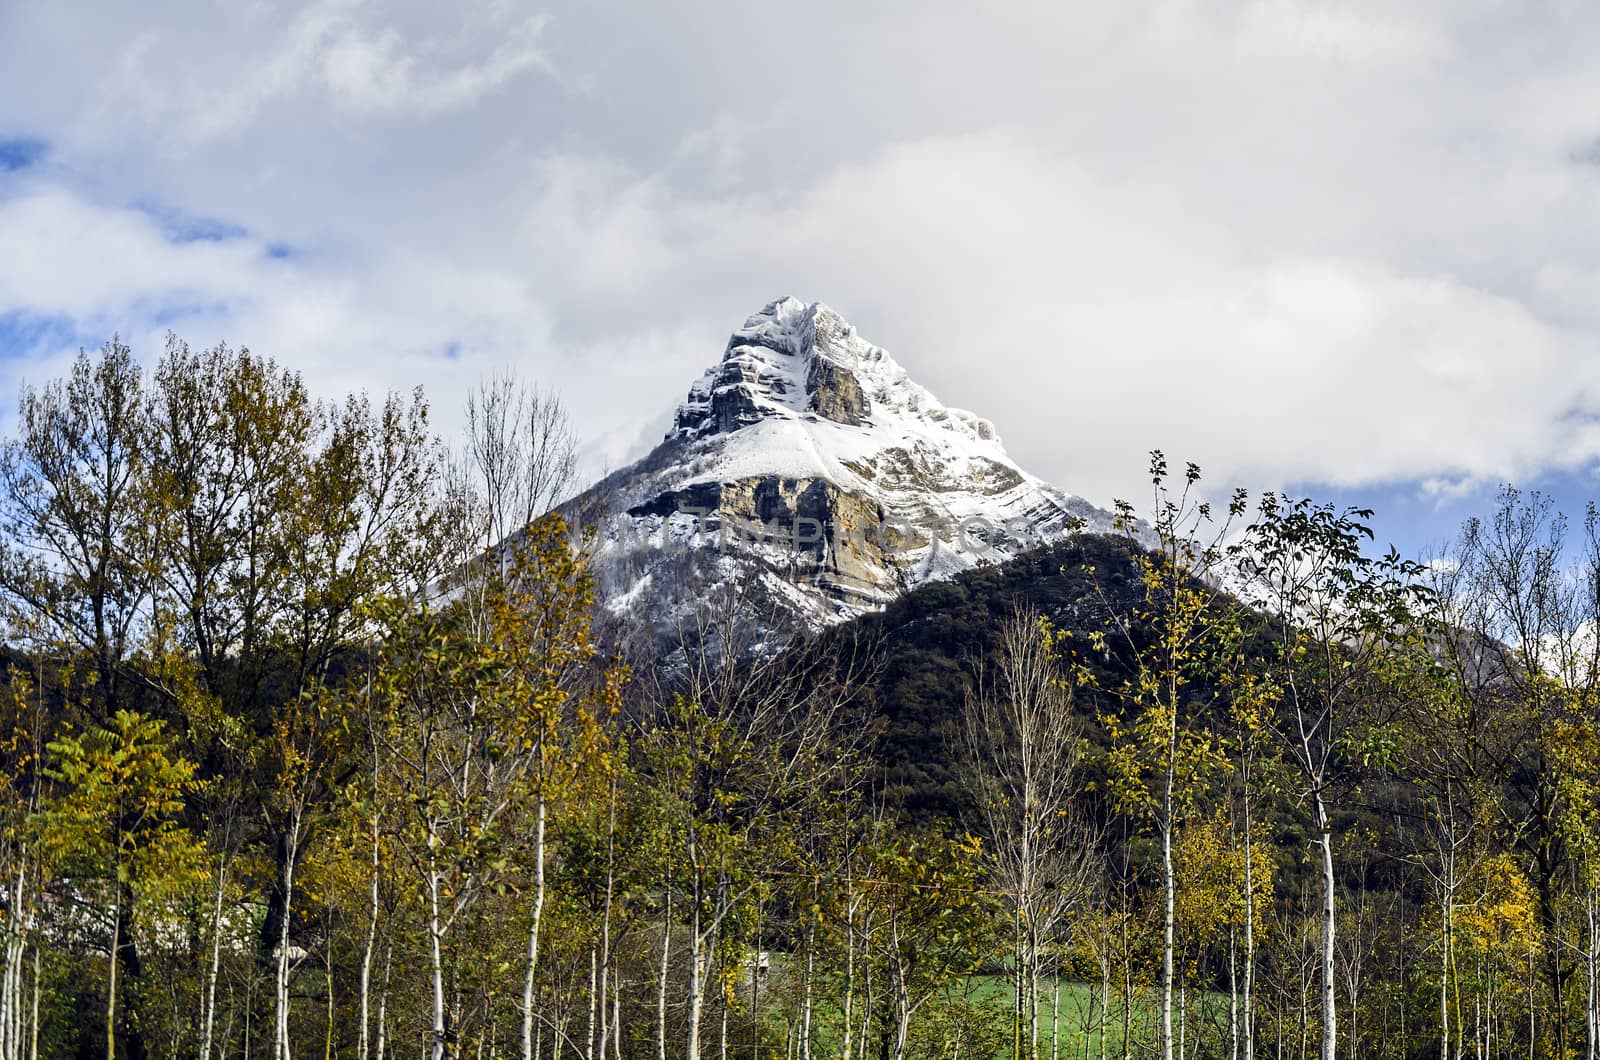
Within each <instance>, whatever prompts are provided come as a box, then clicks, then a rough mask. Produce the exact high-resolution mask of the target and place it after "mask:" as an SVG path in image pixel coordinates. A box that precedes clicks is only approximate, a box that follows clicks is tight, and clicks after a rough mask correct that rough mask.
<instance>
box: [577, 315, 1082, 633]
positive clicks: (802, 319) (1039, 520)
mask: <svg viewBox="0 0 1600 1060" xmlns="http://www.w3.org/2000/svg"><path fill="white" fill-rule="evenodd" d="M568 514H569V515H575V516H577V517H578V519H579V520H580V521H582V522H584V523H585V524H586V525H594V526H597V527H598V533H599V536H598V541H597V543H596V549H597V558H596V568H597V571H598V573H599V576H600V581H601V590H602V595H603V599H604V601H605V603H606V605H607V606H608V607H609V608H610V609H611V610H612V611H613V612H615V613H618V614H619V615H620V614H621V613H623V612H629V611H633V612H642V615H643V617H645V618H647V619H649V620H653V621H657V622H659V621H671V620H673V618H674V617H676V616H678V615H680V614H682V613H683V612H684V611H685V609H686V608H687V607H688V606H689V605H690V604H691V603H692V602H693V601H695V600H704V599H707V598H708V595H709V594H711V593H714V592H715V590H716V589H717V588H719V587H724V588H725V587H727V586H728V585H730V584H734V585H738V586H740V587H741V588H742V589H743V590H745V595H747V596H750V595H754V596H756V597H758V598H759V600H760V602H761V604H762V606H765V607H767V608H768V609H770V610H771V611H773V612H776V613H778V614H779V615H782V616H787V617H790V618H796V619H799V620H800V621H801V622H802V623H803V624H804V625H808V626H811V627H813V628H814V627H816V626H820V625H824V624H828V623H831V622H836V621H841V620H843V619H846V618H850V617H853V616H855V615H857V614H860V613H861V612H863V611H865V610H869V609H872V608H876V607H879V606H882V605H883V604H884V603H886V602H887V601H888V600H890V599H892V598H893V597H895V596H896V595H898V594H899V593H902V592H904V591H905V590H907V589H909V588H912V587H915V586H917V585H919V584H921V583H923V582H926V581H929V580H933V579H938V578H945V577H949V576H950V575H952V574H954V573H956V572H958V571H961V570H965V569H967V568H969V567H972V566H975V565H978V564H982V563H995V562H1000V561H1003V560H1005V559H1008V558H1010V557H1011V556H1014V555H1016V554H1017V553H1019V552H1021V551H1024V550H1026V549H1028V548H1030V547H1033V546H1035V545H1038V544H1041V543H1044V542H1047V541H1054V540H1059V539H1060V538H1062V537H1064V536H1066V535H1067V534H1068V533H1070V532H1071V530H1072V528H1073V526H1074V525H1076V524H1078V523H1080V522H1081V523H1084V524H1086V525H1087V527H1088V528H1089V529H1096V530H1103V529H1106V528H1107V527H1108V526H1109V524H1110V516H1109V514H1108V513H1106V512H1104V511H1102V510H1100V509H1097V508H1095V507H1093V506H1092V505H1090V504H1089V503H1088V502H1086V501H1084V500H1082V499H1081V498H1077V497H1073V496H1071V495H1069V494H1066V493H1063V492H1062V491H1060V490H1058V489H1056V488H1055V487H1053V486H1050V485H1048V484H1047V483H1044V482H1042V481H1040V480H1039V479H1037V478H1035V477H1033V476H1032V475H1029V474H1028V473H1027V472H1025V471H1023V470H1022V469H1021V468H1019V467H1018V466H1017V465H1016V464H1015V463H1013V462H1012V461H1011V459H1010V458H1009V457H1008V456H1006V454H1005V450H1004V449H1003V448H1002V447H1001V444H1000V439H999V438H998V437H996V435H995V432H994V428H993V426H992V425H991V424H989V423H988V421H986V420H982V419H980V418H978V417H977V416H974V415H973V414H972V413H970V412H964V411H961V410H959V409H952V408H947V407H946V406H944V405H943V404H941V403H940V402H939V401H938V399H937V398H935V397H934V396H933V395H932V394H930V393H929V392H928V391H927V390H925V389H924V388H923V387H921V386H918V385H917V384H916V383H915V382H913V381H912V380H911V379H910V378H909V377H908V376H907V375H906V372H905V370H904V369H903V368H901V367H900V365H899V364H897V363H896V362H895V360H894V359H893V358H892V357H890V356H889V354H888V353H887V352H885V351H884V350H882V349H880V348H879V347H877V346H874V345H872V344H871V343H869V342H867V341H865V340H864V339H862V338H861V337H860V336H859V335H858V334H856V331H855V329H854V328H853V327H852V326H851V325H850V324H848V323H846V322H845V321H844V320H843V319H842V318H841V317H840V316H839V315H838V314H837V313H835V312H834V311H833V310H831V309H829V308H828V307H827V306H825V305H822V304H821V303H812V304H806V303H803V302H800V301H797V300H795V299H793V298H785V299H781V300H779V301H776V302H773V303H771V304H770V305H768V306H766V307H765V308H764V309H762V310H761V312H759V313H757V314H756V315H755V316H752V317H751V318H750V319H748V320H746V321H745V323H744V326H743V327H741V328H740V329H739V330H738V331H736V332H734V334H733V336H732V338H731V339H729V341H728V346H727V349H726V351H725V352H724V354H723V357H722V360H721V361H720V362H719V363H718V364H717V365H716V366H714V367H712V368H711V369H710V370H709V371H707V372H706V373H705V375H704V376H703V377H701V378H700V379H699V380H698V381H697V382H695V383H694V385H693V386H692V387H690V389H689V394H688V397H687V399H686V400H685V401H684V402H683V403H682V404H680V405H679V406H678V410H677V416H676V420H675V423H674V426H673V429H672V430H671V431H670V432H669V433H668V435H667V437H666V439H665V440H664V441H663V442H662V443H661V445H659V446H658V447H657V448H656V449H655V450H654V451H653V452H652V453H651V454H650V455H649V456H647V457H645V458H644V459H643V460H641V461H639V462H638V463H637V464H634V465H632V466H631V467H628V468H625V469H623V470H622V471H619V472H617V473H615V474H613V475H611V476H610V477H609V478H607V479H606V480H605V481H604V482H602V483H600V484H599V485H598V486H596V487H594V488H593V489H591V490H590V491H588V492H587V493H586V494H584V495H583V496H582V497H580V498H578V499H577V500H575V501H574V502H572V503H571V504H570V505H569V506H568Z"/></svg>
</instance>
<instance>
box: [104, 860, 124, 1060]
mask: <svg viewBox="0 0 1600 1060" xmlns="http://www.w3.org/2000/svg"><path fill="white" fill-rule="evenodd" d="M117 875H118V877H119V878H120V877H121V873H120V872H118V874H117ZM111 890H112V891H113V893H114V894H115V895H116V897H115V898H113V899H112V900H111V946H110V948H109V949H108V950H107V951H106V952H107V954H108V955H109V956H110V958H111V959H110V960H109V961H108V962H107V971H106V1060H116V1057H117V940H118V939H119V938H120V937H121V936H122V888H121V886H119V885H118V884H117V883H116V881H113V882H112V887H111Z"/></svg>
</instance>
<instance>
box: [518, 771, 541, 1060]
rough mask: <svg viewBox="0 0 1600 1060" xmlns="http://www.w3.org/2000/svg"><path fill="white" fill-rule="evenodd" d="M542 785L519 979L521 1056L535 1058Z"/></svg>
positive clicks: (534, 837) (536, 811)
mask: <svg viewBox="0 0 1600 1060" xmlns="http://www.w3.org/2000/svg"><path fill="white" fill-rule="evenodd" d="M544 821H545V797H544V786H543V785H542V784H541V785H540V788H539V798H538V804H537V807H536V809H535V820H534V828H533V859H534V860H533V880H534V883H533V922H532V923H531V924H530V925H529V927H528V966H527V974H526V975H525V976H524V977H523V980H522V1060H535V1053H534V1048H533V987H534V977H535V975H536V974H537V973H538V970H539V927H540V924H541V922H542V921H543V919H544Z"/></svg>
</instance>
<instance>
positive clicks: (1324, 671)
mask: <svg viewBox="0 0 1600 1060" xmlns="http://www.w3.org/2000/svg"><path fill="white" fill-rule="evenodd" d="M1371 516H1372V513H1371V511H1369V510H1366V509H1344V510H1339V509H1337V508H1335V507H1333V506H1331V505H1323V504H1316V503H1314V502H1312V501H1310V500H1296V501H1286V500H1283V499H1280V498H1279V497H1278V496H1277V495H1275V494H1272V493H1268V494H1266V495H1265V496H1263V498H1262V500H1261V504H1260V508H1259V511H1258V515H1257V518H1256V520H1255V522H1254V523H1252V524H1251V526H1250V527H1249V528H1248V530H1247V531H1246V535H1245V540H1244V541H1243V542H1241V543H1240V545H1239V546H1238V547H1237V548H1236V549H1235V550H1234V555H1235V557H1236V558H1237V559H1238V561H1239V564H1240V567H1241V569H1242V570H1243V571H1244V572H1245V575H1246V577H1247V578H1248V579H1249V582H1250V585H1251V589H1252V591H1253V592H1254V593H1255V594H1257V598H1258V599H1259V600H1260V601H1261V602H1262V604H1263V605H1264V607H1265V611H1266V614H1267V616H1268V621H1269V623H1270V626H1269V629H1270V633H1271V636H1272V647H1271V649H1270V650H1269V652H1268V654H1267V656H1266V659H1265V666H1266V671H1267V673H1268V675H1269V678H1270V680H1271V681H1272V682H1273V684H1274V685H1275V687H1277V688H1278V689H1279V690H1281V694H1282V697H1283V698H1282V708H1281V713H1282V714H1283V715H1285V716H1286V721H1285V724H1284V726H1283V728H1282V731H1281V736H1282V739H1283V743H1284V745H1285V747H1286V749H1287V757H1288V758H1289V760H1290V761H1291V762H1293V763H1294V765H1295V767H1296V768H1297V770H1298V772H1299V774H1300V779H1301V783H1302V794H1303V795H1304V797H1305V799H1306V801H1307V802H1308V803H1309V804H1310V807H1311V811H1312V813H1311V817H1312V828H1313V830H1314V833H1315V836H1316V838H1315V840H1314V844H1315V846H1316V848H1317V852H1318V855H1319V857H1320V859H1321V870H1322V871H1321V875H1322V937H1321V946H1320V960H1321V984H1322V1048H1321V1052H1322V1057H1323V1060H1334V1057H1335V1053H1336V1051H1337V1049H1338V997H1337V992H1336V986H1337V984H1336V980H1335V969H1334V960H1335V954H1336V949H1335V933H1336V930H1337V927H1336V925H1337V895H1336V886H1337V881H1336V877H1335V874H1334V831H1333V820H1332V817H1331V816H1330V804H1331V801H1332V798H1333V797H1334V795H1335V794H1336V792H1337V789H1338V786H1339V785H1340V784H1342V783H1344V782H1345V781H1347V780H1348V779H1350V777H1351V774H1352V773H1353V766H1354V765H1355V764H1356V763H1358V762H1359V761H1360V759H1361V758H1362V757H1363V756H1366V757H1369V758H1370V757H1371V756H1374V755H1376V756H1379V757H1382V756H1384V755H1385V754H1386V753H1387V752H1386V749H1385V747H1384V746H1383V740H1384V739H1385V737H1386V736H1387V735H1388V734H1387V733H1386V732H1385V731H1384V727H1383V724H1382V722H1383V721H1384V720H1385V719H1384V718H1383V717H1382V716H1381V715H1380V714H1378V713H1377V707H1378V706H1379V705H1380V704H1381V703H1383V702H1385V701H1386V700H1387V701H1389V702H1393V701H1394V700H1395V697H1393V696H1390V695H1388V690H1389V688H1390V686H1389V685H1388V684H1386V682H1387V680H1388V679H1389V678H1390V677H1391V676H1393V674H1394V662H1395V659H1396V658H1397V656H1398V654H1399V653H1398V652H1397V650H1396V648H1397V642H1400V641H1403V640H1405V639H1406V638H1410V637H1414V636H1416V635H1418V634H1419V632H1420V631H1421V627H1422V624H1423V623H1422V618H1421V616H1423V615H1425V614H1426V613H1427V610H1428V608H1427V605H1426V596H1427V593H1426V590H1425V589H1424V587H1423V586H1422V585H1421V584H1420V582H1419V578H1420V576H1421V574H1422V573H1423V568H1422V566H1421V565H1420V564H1418V563H1415V562H1413V561H1410V560H1405V559H1402V558H1401V557H1400V555H1399V554H1398V553H1397V552H1395V551H1394V550H1393V549H1391V550H1390V551H1389V552H1388V553H1387V554H1385V555H1383V556H1380V557H1376V558H1374V557H1369V556H1366V555H1365V554H1363V552H1362V544H1363V543H1364V542H1365V541H1367V540H1370V539H1371V537H1372V531H1371V529H1370V528H1369V527H1368V526H1367V525H1366V523H1365V522H1364V521H1363V520H1366V519H1370V518H1371ZM1369 738H1371V739H1370V741H1369Z"/></svg>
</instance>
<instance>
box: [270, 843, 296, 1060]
mask: <svg viewBox="0 0 1600 1060" xmlns="http://www.w3.org/2000/svg"><path fill="white" fill-rule="evenodd" d="M299 849H300V820H299V818H298V817H296V818H295V819H294V820H293V821H292V822H291V823H290V826H289V834H288V835H287V836H286V837H285V840H284V859H283V923H282V924H281V925H280V926H279V928H278V961H277V967H276V971H275V974H274V977H273V1000H274V1004H273V1032H272V1056H273V1060H290V1055H291V1053H290V1046H289V919H290V912H291V911H292V910H293V909H294V863H295V857H296V856H297V855H298V854H299Z"/></svg>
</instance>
